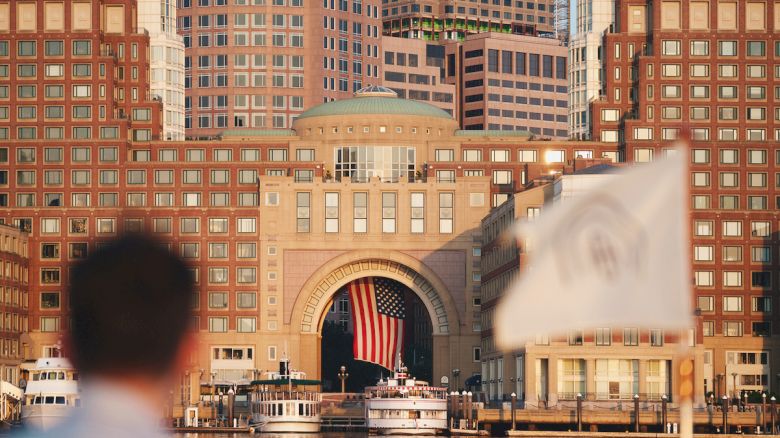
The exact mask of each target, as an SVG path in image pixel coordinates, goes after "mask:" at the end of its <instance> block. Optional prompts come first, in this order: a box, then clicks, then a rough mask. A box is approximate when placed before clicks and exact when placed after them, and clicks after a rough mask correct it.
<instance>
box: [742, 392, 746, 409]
mask: <svg viewBox="0 0 780 438" xmlns="http://www.w3.org/2000/svg"><path fill="white" fill-rule="evenodd" d="M742 412H747V392H743V393H742Z"/></svg>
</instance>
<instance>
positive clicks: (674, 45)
mask: <svg viewBox="0 0 780 438" xmlns="http://www.w3.org/2000/svg"><path fill="white" fill-rule="evenodd" d="M661 53H662V54H663V55H664V56H679V55H680V41H675V40H664V41H662V42H661Z"/></svg>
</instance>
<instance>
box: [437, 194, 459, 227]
mask: <svg viewBox="0 0 780 438" xmlns="http://www.w3.org/2000/svg"><path fill="white" fill-rule="evenodd" d="M454 202H455V194H454V193H439V232H440V233H447V234H449V233H452V232H453V217H454V216H453V211H454Z"/></svg>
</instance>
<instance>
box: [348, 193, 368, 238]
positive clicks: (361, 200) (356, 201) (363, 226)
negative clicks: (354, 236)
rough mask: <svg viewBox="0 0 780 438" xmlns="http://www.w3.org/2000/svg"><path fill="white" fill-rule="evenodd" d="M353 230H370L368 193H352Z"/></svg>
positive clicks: (364, 231) (355, 231) (359, 231)
mask: <svg viewBox="0 0 780 438" xmlns="http://www.w3.org/2000/svg"><path fill="white" fill-rule="evenodd" d="M352 209H353V212H352V232H353V233H366V232H368V193H365V192H355V193H353V194H352Z"/></svg>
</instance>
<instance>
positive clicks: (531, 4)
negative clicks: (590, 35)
mask: <svg viewBox="0 0 780 438" xmlns="http://www.w3.org/2000/svg"><path fill="white" fill-rule="evenodd" d="M561 3H566V4H568V2H567V1H561V0H538V1H520V0H493V1H492V2H490V3H488V2H487V1H483V2H480V3H476V2H474V1H466V0H457V1H442V0H423V1H420V0H393V1H391V2H385V3H383V4H382V21H383V33H384V34H385V35H389V36H398V37H402V38H413V39H418V38H419V39H423V40H426V41H444V40H455V41H462V40H463V39H464V38H465V37H466V35H471V34H476V33H484V32H494V33H508V34H520V35H544V36H550V37H554V36H555V31H556V27H555V17H556V7H557V6H558V5H559V4H561ZM567 9H568V6H567ZM560 24H562V23H560ZM566 33H567V32H563V34H566Z"/></svg>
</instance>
